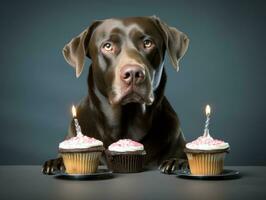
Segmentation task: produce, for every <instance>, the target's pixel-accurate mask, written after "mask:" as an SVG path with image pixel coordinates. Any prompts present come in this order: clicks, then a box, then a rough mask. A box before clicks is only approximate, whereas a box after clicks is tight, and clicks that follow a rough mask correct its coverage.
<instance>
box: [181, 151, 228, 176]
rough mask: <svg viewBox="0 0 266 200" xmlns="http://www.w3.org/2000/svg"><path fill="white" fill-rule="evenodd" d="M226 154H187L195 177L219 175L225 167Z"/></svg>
mask: <svg viewBox="0 0 266 200" xmlns="http://www.w3.org/2000/svg"><path fill="white" fill-rule="evenodd" d="M225 154H226V152H218V153H194V152H188V151H187V152H186V155H187V158H188V163H189V167H190V172H191V174H193V175H218V174H221V173H222V171H223V167H224V158H225Z"/></svg>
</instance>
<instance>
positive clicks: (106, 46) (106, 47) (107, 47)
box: [103, 42, 113, 51]
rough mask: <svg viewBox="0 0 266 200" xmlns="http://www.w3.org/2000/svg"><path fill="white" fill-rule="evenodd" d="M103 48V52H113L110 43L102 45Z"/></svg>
mask: <svg viewBox="0 0 266 200" xmlns="http://www.w3.org/2000/svg"><path fill="white" fill-rule="evenodd" d="M103 48H104V50H105V51H112V50H113V45H112V44H111V43H110V42H107V43H105V44H104V45H103Z"/></svg>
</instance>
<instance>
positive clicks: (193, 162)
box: [184, 105, 229, 175]
mask: <svg viewBox="0 0 266 200" xmlns="http://www.w3.org/2000/svg"><path fill="white" fill-rule="evenodd" d="M210 112H211V109H210V106H209V105H207V106H206V115H207V120H206V124H205V129H204V134H203V135H202V136H200V137H198V138H197V139H196V140H194V141H192V142H189V143H187V144H186V147H185V150H184V151H185V153H186V155H187V158H188V163H189V167H190V171H191V174H192V175H218V174H221V173H222V172H223V167H224V158H225V155H226V153H228V152H229V144H228V143H227V142H224V141H222V140H219V139H214V138H213V137H211V136H210V133H209V128H208V125H209V121H210Z"/></svg>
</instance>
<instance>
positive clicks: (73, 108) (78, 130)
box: [72, 105, 83, 136]
mask: <svg viewBox="0 0 266 200" xmlns="http://www.w3.org/2000/svg"><path fill="white" fill-rule="evenodd" d="M72 115H73V119H74V122H75V128H76V133H77V136H82V135H83V134H82V132H81V128H80V125H79V122H78V119H77V118H76V117H77V111H76V108H75V106H74V105H73V106H72Z"/></svg>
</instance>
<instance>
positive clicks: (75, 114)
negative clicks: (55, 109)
mask: <svg viewBox="0 0 266 200" xmlns="http://www.w3.org/2000/svg"><path fill="white" fill-rule="evenodd" d="M72 115H73V117H76V116H77V111H76V108H75V106H74V105H73V106H72Z"/></svg>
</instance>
